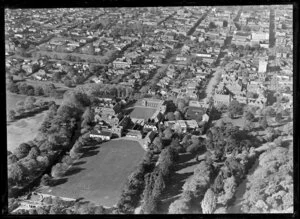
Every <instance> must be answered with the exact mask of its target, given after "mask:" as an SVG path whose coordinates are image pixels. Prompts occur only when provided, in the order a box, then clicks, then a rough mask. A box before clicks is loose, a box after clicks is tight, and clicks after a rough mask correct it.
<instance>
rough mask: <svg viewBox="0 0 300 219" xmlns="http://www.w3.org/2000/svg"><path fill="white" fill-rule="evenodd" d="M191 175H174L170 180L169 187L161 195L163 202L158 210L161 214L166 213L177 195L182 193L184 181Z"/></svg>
mask: <svg viewBox="0 0 300 219" xmlns="http://www.w3.org/2000/svg"><path fill="white" fill-rule="evenodd" d="M191 175H193V173H182V174H178V173H175V174H174V175H173V176H172V178H171V185H169V186H168V187H167V189H166V190H165V192H164V193H163V198H162V199H164V201H163V202H162V205H163V206H161V208H160V210H161V211H162V212H164V213H165V212H166V211H167V210H168V208H169V206H170V204H171V203H172V202H173V201H175V200H176V199H178V198H179V195H180V194H181V193H182V186H183V184H184V183H185V180H186V179H188V178H189V177H190V176H191Z"/></svg>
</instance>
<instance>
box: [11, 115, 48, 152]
mask: <svg viewBox="0 0 300 219" xmlns="http://www.w3.org/2000/svg"><path fill="white" fill-rule="evenodd" d="M46 113H47V111H44V112H42V113H39V114H36V115H35V116H32V117H29V118H24V119H20V120H18V121H16V122H13V123H10V124H9V125H7V150H10V151H14V149H15V148H16V147H18V146H19V145H20V144H21V143H23V142H27V141H30V140H33V139H34V138H35V136H36V135H37V133H38V129H39V127H40V125H41V124H42V122H43V119H44V117H45V115H46Z"/></svg>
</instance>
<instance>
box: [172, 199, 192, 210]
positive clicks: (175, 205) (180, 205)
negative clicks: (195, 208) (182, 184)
mask: <svg viewBox="0 0 300 219" xmlns="http://www.w3.org/2000/svg"><path fill="white" fill-rule="evenodd" d="M189 210H190V203H189V202H188V201H187V200H186V199H183V198H180V199H178V200H176V201H174V202H172V203H171V205H170V206H169V214H188V213H190V212H189Z"/></svg>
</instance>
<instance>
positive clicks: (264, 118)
mask: <svg viewBox="0 0 300 219" xmlns="http://www.w3.org/2000/svg"><path fill="white" fill-rule="evenodd" d="M259 124H260V125H261V127H263V129H266V128H267V127H268V121H267V118H266V116H264V117H262V118H261V119H260V121H259Z"/></svg>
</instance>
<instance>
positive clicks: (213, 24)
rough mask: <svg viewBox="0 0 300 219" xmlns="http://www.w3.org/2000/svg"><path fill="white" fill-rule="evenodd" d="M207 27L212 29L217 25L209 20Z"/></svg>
mask: <svg viewBox="0 0 300 219" xmlns="http://www.w3.org/2000/svg"><path fill="white" fill-rule="evenodd" d="M208 28H209V29H214V28H217V26H216V24H215V23H214V22H212V21H211V22H210V23H209V25H208Z"/></svg>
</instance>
